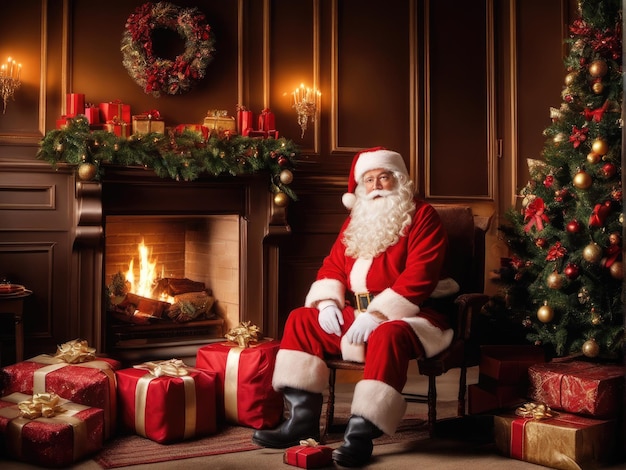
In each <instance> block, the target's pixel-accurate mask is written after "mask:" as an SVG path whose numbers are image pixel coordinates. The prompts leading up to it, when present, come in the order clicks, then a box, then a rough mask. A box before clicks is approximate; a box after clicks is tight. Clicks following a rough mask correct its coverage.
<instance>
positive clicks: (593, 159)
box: [587, 152, 602, 165]
mask: <svg viewBox="0 0 626 470" xmlns="http://www.w3.org/2000/svg"><path fill="white" fill-rule="evenodd" d="M600 160H602V155H598V154H597V153H595V152H589V153H588V154H587V161H588V162H589V163H591V164H592V165H596V164H597V163H600Z"/></svg>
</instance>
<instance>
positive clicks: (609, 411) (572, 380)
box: [528, 361, 624, 418]
mask: <svg viewBox="0 0 626 470" xmlns="http://www.w3.org/2000/svg"><path fill="white" fill-rule="evenodd" d="M528 372H529V377H530V382H531V385H530V398H531V399H532V400H535V401H539V402H542V403H545V404H547V405H548V406H551V407H552V408H555V409H558V410H564V411H567V412H570V413H577V414H584V415H590V416H595V417H605V418H608V417H611V416H614V415H615V414H616V413H618V412H619V411H620V409H621V404H622V400H623V390H624V367H623V366H618V365H610V364H594V363H590V362H585V361H566V362H549V363H545V364H536V365H534V366H532V367H531V368H529V371H528Z"/></svg>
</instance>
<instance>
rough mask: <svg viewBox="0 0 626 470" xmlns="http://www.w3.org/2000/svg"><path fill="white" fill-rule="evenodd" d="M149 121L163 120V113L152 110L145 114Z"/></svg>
mask: <svg viewBox="0 0 626 470" xmlns="http://www.w3.org/2000/svg"><path fill="white" fill-rule="evenodd" d="M143 115H144V116H146V117H147V118H148V119H161V113H160V112H159V110H158V109H151V110H150V111H146V112H144V113H143Z"/></svg>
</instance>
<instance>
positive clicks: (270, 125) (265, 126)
mask: <svg viewBox="0 0 626 470" xmlns="http://www.w3.org/2000/svg"><path fill="white" fill-rule="evenodd" d="M259 130H261V131H266V132H270V131H275V130H276V118H275V116H274V113H273V112H271V111H270V110H269V109H268V108H265V109H264V110H263V111H261V114H260V115H259Z"/></svg>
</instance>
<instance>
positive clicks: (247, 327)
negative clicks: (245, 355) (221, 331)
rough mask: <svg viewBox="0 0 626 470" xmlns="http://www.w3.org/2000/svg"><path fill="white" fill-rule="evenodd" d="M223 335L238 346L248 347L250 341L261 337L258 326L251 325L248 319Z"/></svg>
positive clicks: (256, 340)
mask: <svg viewBox="0 0 626 470" xmlns="http://www.w3.org/2000/svg"><path fill="white" fill-rule="evenodd" d="M224 337H225V338H226V339H227V340H228V341H232V342H233V343H237V344H238V345H239V347H240V348H249V347H250V343H252V342H258V341H259V340H260V339H262V337H263V335H262V334H261V330H260V329H259V327H258V326H256V325H251V324H250V322H249V321H246V322H241V323H240V324H239V326H236V327H235V328H231V329H230V330H229V331H228V333H226V334H225V335H224Z"/></svg>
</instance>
